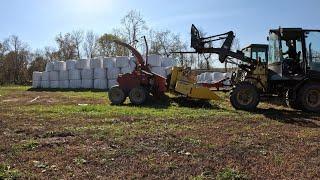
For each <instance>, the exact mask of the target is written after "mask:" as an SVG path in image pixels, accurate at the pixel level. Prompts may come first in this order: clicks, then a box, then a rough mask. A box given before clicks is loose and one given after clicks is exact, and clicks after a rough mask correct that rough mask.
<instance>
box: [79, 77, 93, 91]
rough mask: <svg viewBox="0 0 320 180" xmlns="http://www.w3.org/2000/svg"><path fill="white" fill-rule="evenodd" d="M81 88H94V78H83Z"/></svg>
mask: <svg viewBox="0 0 320 180" xmlns="http://www.w3.org/2000/svg"><path fill="white" fill-rule="evenodd" d="M81 88H84V89H92V88H93V80H92V79H82V80H81Z"/></svg>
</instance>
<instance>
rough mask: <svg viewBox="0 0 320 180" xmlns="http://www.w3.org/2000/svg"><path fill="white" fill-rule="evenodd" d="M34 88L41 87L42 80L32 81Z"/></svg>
mask: <svg viewBox="0 0 320 180" xmlns="http://www.w3.org/2000/svg"><path fill="white" fill-rule="evenodd" d="M32 88H35V89H37V88H41V81H32Z"/></svg>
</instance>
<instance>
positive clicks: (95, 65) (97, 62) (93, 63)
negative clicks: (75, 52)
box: [90, 58, 103, 69]
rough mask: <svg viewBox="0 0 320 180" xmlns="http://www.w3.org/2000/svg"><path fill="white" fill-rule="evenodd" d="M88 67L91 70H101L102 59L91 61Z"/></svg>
mask: <svg viewBox="0 0 320 180" xmlns="http://www.w3.org/2000/svg"><path fill="white" fill-rule="evenodd" d="M90 67H91V68H92V69H96V68H103V59H102V58H95V59H91V61H90Z"/></svg>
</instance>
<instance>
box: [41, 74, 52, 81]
mask: <svg viewBox="0 0 320 180" xmlns="http://www.w3.org/2000/svg"><path fill="white" fill-rule="evenodd" d="M49 80H50V72H43V73H42V76H41V81H49Z"/></svg>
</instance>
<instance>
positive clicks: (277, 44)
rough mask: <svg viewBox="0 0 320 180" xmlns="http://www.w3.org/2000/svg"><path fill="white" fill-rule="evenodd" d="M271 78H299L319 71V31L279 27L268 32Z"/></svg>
mask: <svg viewBox="0 0 320 180" xmlns="http://www.w3.org/2000/svg"><path fill="white" fill-rule="evenodd" d="M268 40H269V59H268V68H269V72H270V75H271V80H301V79H304V78H305V77H306V76H307V75H308V74H309V70H311V71H312V72H314V73H319V72H320V31H318V30H303V29H301V28H280V29H276V30H270V33H269V37H268Z"/></svg>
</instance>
